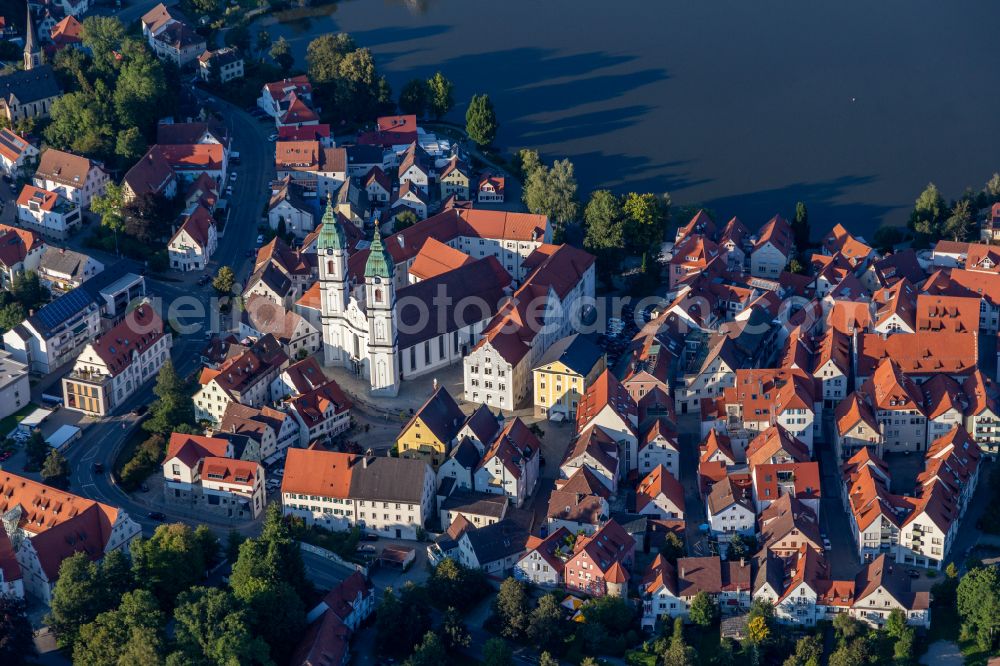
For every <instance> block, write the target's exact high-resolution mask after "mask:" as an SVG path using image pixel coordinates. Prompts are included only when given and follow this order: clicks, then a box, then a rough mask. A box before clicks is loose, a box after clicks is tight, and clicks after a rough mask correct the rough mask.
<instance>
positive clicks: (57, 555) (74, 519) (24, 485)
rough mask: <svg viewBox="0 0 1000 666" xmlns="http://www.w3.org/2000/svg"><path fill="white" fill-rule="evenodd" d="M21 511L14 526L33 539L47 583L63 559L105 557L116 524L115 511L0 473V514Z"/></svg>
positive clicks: (69, 494) (35, 482)
mask: <svg viewBox="0 0 1000 666" xmlns="http://www.w3.org/2000/svg"><path fill="white" fill-rule="evenodd" d="M17 506H20V507H21V520H20V522H19V523H18V526H19V527H20V528H21V529H23V530H24V531H25V532H27V533H28V534H29V535H33V536H32V539H31V545H32V546H33V547H34V549H35V551H36V552H37V553H38V560H39V563H40V564H41V567H42V571H43V572H44V573H45V576H46V577H47V578H48V580H49V581H51V582H54V581H55V580H56V579H57V578H58V576H59V565H60V564H61V563H62V561H63V560H64V559H66V558H67V557H70V556H71V555H73V554H75V553H79V552H82V553H84V554H85V555H87V557H88V558H90V559H91V560H99V559H101V558H102V557H104V555H105V548H106V546H107V544H108V541H109V539H110V538H111V530H112V528H113V527H114V524H115V521H117V520H118V515H119V510H118V509H116V508H115V507H112V506H108V505H107V504H101V503H99V502H95V501H93V500H89V499H85V498H83V497H79V496H77V495H73V494H72V493H68V492H65V491H63V490H58V489H56V488H52V487H50V486H46V485H44V484H42V483H39V482H38V481H32V480H31V479H28V478H26V477H23V476H18V475H16V474H11V473H10V472H4V471H0V514H7V512H8V511H10V510H11V509H13V508H14V507H17Z"/></svg>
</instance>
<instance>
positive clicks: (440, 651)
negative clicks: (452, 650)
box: [403, 631, 447, 666]
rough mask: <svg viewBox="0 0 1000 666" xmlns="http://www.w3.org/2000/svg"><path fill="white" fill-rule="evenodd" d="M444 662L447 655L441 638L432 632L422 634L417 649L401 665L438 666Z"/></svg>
mask: <svg viewBox="0 0 1000 666" xmlns="http://www.w3.org/2000/svg"><path fill="white" fill-rule="evenodd" d="M446 660H447V653H446V652H445V647H444V643H443V642H442V641H441V637H440V636H438V635H437V634H435V633H434V632H433V631H428V632H427V633H426V634H424V638H423V640H422V641H420V644H419V645H418V646H417V649H416V650H414V651H413V654H412V655H410V658H409V659H407V660H406V661H404V662H403V664H404V666H438V665H439V664H443V663H445V661H446Z"/></svg>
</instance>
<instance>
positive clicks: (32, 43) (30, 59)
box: [24, 3, 42, 69]
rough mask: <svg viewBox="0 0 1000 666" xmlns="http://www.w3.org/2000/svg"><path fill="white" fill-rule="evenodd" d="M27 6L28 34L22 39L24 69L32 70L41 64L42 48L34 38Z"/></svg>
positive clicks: (32, 22)
mask: <svg viewBox="0 0 1000 666" xmlns="http://www.w3.org/2000/svg"><path fill="white" fill-rule="evenodd" d="M25 4H26V6H27V10H28V13H27V19H28V32H27V33H26V34H25V37H24V68H25V69H34V68H36V67H40V66H41V64H42V48H41V46H40V45H39V43H38V40H37V39H36V38H35V22H34V21H33V20H32V19H31V5H30V4H27V3H25Z"/></svg>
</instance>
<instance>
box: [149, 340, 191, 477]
mask: <svg viewBox="0 0 1000 666" xmlns="http://www.w3.org/2000/svg"><path fill="white" fill-rule="evenodd" d="M153 395H155V396H156V401H155V402H153V404H152V406H151V407H150V410H149V411H150V416H149V418H148V419H146V421H145V422H144V423H143V428H145V429H146V431H148V432H151V433H155V434H159V435H164V436H166V435H169V434H170V433H171V432H172V431H173V430H174V428H176V427H177V426H179V425H180V424H183V423H188V424H190V423H193V422H194V404H193V403H192V402H191V396H190V393H189V391H188V387H187V385H186V384H185V382H184V381H183V380H182V379H181V378H180V377H179V376H178V375H177V371H176V370H175V369H174V364H173V361H171V360H170V359H167V361H166V362H165V363H164V364H163V366H162V367H161V368H160V372H159V373H158V374H157V375H156V385H155V386H154V387H153ZM164 453H165V450H164ZM162 455H163V454H162V453H161V454H160V456H162ZM158 457H159V456H158Z"/></svg>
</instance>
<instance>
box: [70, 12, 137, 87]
mask: <svg viewBox="0 0 1000 666" xmlns="http://www.w3.org/2000/svg"><path fill="white" fill-rule="evenodd" d="M125 35H126V32H125V26H124V25H122V22H121V21H119V20H118V19H117V18H114V17H111V16H88V17H87V18H85V19H84V20H83V24H82V25H81V30H80V37H81V39H82V40H83V46H84V47H85V48H86V49H87V50H88V51H89V52H90V54H91V57H92V58H93V62H94V69H95V70H97V72H99V73H100V74H103V75H105V76H106V75H109V74H111V73H113V72H115V71H117V69H118V60H117V58H116V56H115V54H116V53H118V52H120V50H121V47H122V42H123V41H125Z"/></svg>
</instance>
